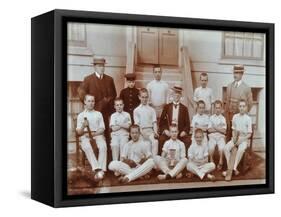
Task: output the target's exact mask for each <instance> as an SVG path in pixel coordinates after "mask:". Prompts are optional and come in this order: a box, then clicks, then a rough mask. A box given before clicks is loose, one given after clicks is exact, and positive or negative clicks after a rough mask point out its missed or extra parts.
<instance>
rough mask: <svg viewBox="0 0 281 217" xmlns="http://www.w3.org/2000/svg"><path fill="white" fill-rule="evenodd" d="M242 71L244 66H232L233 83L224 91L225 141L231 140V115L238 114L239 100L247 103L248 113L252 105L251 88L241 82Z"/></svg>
mask: <svg viewBox="0 0 281 217" xmlns="http://www.w3.org/2000/svg"><path fill="white" fill-rule="evenodd" d="M244 71H245V70H244V65H234V66H233V76H234V81H233V82H231V83H230V84H228V86H227V90H226V105H225V116H226V120H227V125H228V128H227V129H228V130H227V140H229V139H230V138H231V133H232V130H231V121H232V118H233V115H234V114H237V113H239V102H240V100H245V102H246V103H247V108H248V112H249V111H250V110H251V107H252V104H253V96H252V91H251V88H250V87H249V86H248V85H247V84H246V83H245V82H244V81H242V77H243V75H244Z"/></svg>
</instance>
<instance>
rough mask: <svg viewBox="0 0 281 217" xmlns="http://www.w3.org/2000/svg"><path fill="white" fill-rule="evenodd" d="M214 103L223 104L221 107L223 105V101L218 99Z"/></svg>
mask: <svg viewBox="0 0 281 217" xmlns="http://www.w3.org/2000/svg"><path fill="white" fill-rule="evenodd" d="M214 104H215V105H221V107H222V101H220V100H216V101H215V102H214Z"/></svg>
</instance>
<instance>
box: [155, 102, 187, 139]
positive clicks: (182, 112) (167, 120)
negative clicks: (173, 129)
mask: <svg viewBox="0 0 281 217" xmlns="http://www.w3.org/2000/svg"><path fill="white" fill-rule="evenodd" d="M173 106H174V105H173V103H169V104H167V105H165V107H164V109H163V111H162V114H161V117H160V122H159V130H160V134H162V133H163V131H164V130H169V126H170V125H171V123H172V115H173V113H172V112H173ZM178 129H179V133H181V132H182V131H185V132H186V133H187V134H188V133H189V130H190V121H189V113H188V109H187V107H186V106H184V105H183V104H181V103H180V104H179V117H178Z"/></svg>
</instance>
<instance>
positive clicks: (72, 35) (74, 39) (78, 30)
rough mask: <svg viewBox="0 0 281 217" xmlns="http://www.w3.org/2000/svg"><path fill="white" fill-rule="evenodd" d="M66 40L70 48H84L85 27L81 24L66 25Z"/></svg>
mask: <svg viewBox="0 0 281 217" xmlns="http://www.w3.org/2000/svg"><path fill="white" fill-rule="evenodd" d="M67 40H68V43H69V45H70V46H74V47H86V45H87V43H86V25H85V24H82V23H68V26H67Z"/></svg>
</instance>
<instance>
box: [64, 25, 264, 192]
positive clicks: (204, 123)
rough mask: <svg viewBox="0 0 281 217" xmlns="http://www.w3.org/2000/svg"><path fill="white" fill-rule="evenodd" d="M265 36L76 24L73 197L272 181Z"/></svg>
mask: <svg viewBox="0 0 281 217" xmlns="http://www.w3.org/2000/svg"><path fill="white" fill-rule="evenodd" d="M265 36H266V35H265V34H264V33H259V32H241V31H231V32H230V31H218V30H200V29H183V28H168V27H167V28H165V27H155V26H130V25H115V24H100V23H99V24H98V23H83V22H68V23H67V153H64V154H65V155H66V156H67V194H68V195H89V194H90V195H91V194H93V195H95V194H106V193H118V192H139V191H155V190H172V189H195V188H216V187H224V186H251V185H259V184H265V183H266V172H267V171H266V156H267V154H266V152H267V150H266V144H265V143H266V109H265V108H266V89H265V86H266V85H265V84H266V64H265V63H266V52H265V50H266V47H265V45H266V43H265V42H266V38H265Z"/></svg>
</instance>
